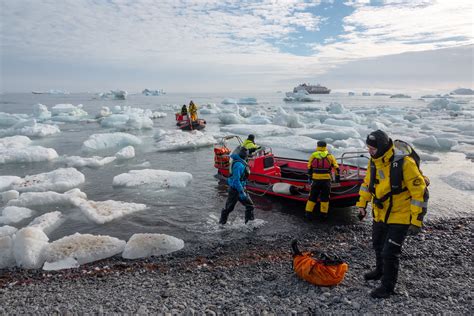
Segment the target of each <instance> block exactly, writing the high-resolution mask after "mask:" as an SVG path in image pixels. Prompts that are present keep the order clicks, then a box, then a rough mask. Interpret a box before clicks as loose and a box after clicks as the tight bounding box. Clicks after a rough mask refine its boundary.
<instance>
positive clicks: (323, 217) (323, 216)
mask: <svg viewBox="0 0 474 316" xmlns="http://www.w3.org/2000/svg"><path fill="white" fill-rule="evenodd" d="M319 220H320V221H321V222H325V221H327V220H328V213H319Z"/></svg>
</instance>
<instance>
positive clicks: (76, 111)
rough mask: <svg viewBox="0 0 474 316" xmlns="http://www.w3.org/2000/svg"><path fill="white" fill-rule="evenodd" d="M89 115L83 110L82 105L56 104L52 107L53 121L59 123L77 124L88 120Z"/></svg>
mask: <svg viewBox="0 0 474 316" xmlns="http://www.w3.org/2000/svg"><path fill="white" fill-rule="evenodd" d="M88 115H89V114H88V113H87V112H86V111H84V110H83V109H82V104H79V105H77V106H76V105H72V104H56V105H55V106H53V107H51V120H53V121H59V122H76V121H80V120H82V119H84V118H86V117H87V116H88Z"/></svg>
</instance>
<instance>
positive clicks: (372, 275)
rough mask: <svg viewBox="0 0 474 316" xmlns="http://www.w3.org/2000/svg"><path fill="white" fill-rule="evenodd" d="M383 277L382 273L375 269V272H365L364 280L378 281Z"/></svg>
mask: <svg viewBox="0 0 474 316" xmlns="http://www.w3.org/2000/svg"><path fill="white" fill-rule="evenodd" d="M382 276H383V273H382V271H380V270H379V269H377V268H376V269H375V270H372V271H370V272H367V273H365V274H364V279H365V280H366V281H370V280H380V278H381V277H382Z"/></svg>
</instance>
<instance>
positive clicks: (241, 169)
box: [227, 154, 247, 193]
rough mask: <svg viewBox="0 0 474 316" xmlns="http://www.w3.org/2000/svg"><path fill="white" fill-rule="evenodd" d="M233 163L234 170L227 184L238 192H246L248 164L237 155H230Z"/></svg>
mask: <svg viewBox="0 0 474 316" xmlns="http://www.w3.org/2000/svg"><path fill="white" fill-rule="evenodd" d="M230 158H232V160H233V162H232V165H231V168H232V170H230V172H231V173H232V175H231V176H230V177H229V179H227V184H228V185H229V186H230V187H231V188H233V189H235V190H237V192H239V193H242V192H244V187H245V185H246V184H247V181H246V179H245V178H246V177H245V169H246V168H247V163H246V162H245V161H244V160H243V159H242V158H240V156H239V155H237V154H232V155H230Z"/></svg>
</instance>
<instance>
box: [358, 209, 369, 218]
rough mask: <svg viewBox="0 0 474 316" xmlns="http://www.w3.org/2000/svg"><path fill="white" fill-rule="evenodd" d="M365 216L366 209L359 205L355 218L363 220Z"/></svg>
mask: <svg viewBox="0 0 474 316" xmlns="http://www.w3.org/2000/svg"><path fill="white" fill-rule="evenodd" d="M366 216H367V211H366V210H365V209H364V208H362V207H359V214H357V218H358V219H359V221H361V220H363V219H364V218H365V217H366Z"/></svg>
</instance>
